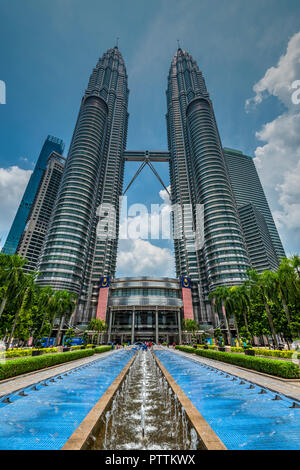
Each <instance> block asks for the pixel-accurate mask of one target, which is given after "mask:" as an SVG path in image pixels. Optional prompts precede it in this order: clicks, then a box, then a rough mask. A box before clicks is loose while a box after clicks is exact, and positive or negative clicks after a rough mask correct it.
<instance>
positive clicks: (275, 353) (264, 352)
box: [230, 348, 300, 359]
mask: <svg viewBox="0 0 300 470" xmlns="http://www.w3.org/2000/svg"><path fill="white" fill-rule="evenodd" d="M230 350H231V352H234V353H243V352H244V349H243V348H230ZM251 350H252V351H254V352H255V355H256V356H270V357H275V358H276V357H283V358H285V359H291V358H292V357H296V358H298V359H300V354H299V353H297V352H296V351H279V350H275V349H259V348H251ZM295 354H296V356H295Z"/></svg>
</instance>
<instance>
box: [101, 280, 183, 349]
mask: <svg viewBox="0 0 300 470" xmlns="http://www.w3.org/2000/svg"><path fill="white" fill-rule="evenodd" d="M182 319H183V300H182V292H181V285H180V282H179V281H178V280H177V279H171V278H166V277H163V278H152V277H136V278H133V277H132V278H128V277H125V278H119V279H115V280H113V281H111V282H110V287H109V294H108V301H107V309H106V322H107V324H108V341H113V342H118V343H124V342H130V343H131V344H133V343H134V342H136V341H151V342H155V343H159V342H161V343H163V342H166V343H173V342H176V343H179V342H181V322H182Z"/></svg>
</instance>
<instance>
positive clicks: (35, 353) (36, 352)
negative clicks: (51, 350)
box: [31, 351, 43, 356]
mask: <svg viewBox="0 0 300 470" xmlns="http://www.w3.org/2000/svg"><path fill="white" fill-rule="evenodd" d="M42 354H43V351H31V355H32V356H41V355H42Z"/></svg>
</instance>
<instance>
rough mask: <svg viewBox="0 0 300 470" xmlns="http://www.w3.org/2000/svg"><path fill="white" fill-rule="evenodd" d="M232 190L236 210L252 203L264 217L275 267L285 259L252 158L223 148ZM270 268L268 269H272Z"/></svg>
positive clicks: (237, 151)
mask: <svg viewBox="0 0 300 470" xmlns="http://www.w3.org/2000/svg"><path fill="white" fill-rule="evenodd" d="M224 154H225V159H226V164H227V167H228V171H229V175H230V180H231V184H232V188H233V191H234V195H235V199H236V202H237V206H238V208H240V207H241V206H244V205H246V204H249V203H252V204H253V206H254V207H256V209H257V210H258V211H259V212H260V213H261V214H262V216H263V217H264V219H265V221H266V224H267V227H268V230H269V234H270V237H271V240H272V244H273V248H274V250H275V252H276V255H277V266H278V265H279V262H280V259H281V258H284V257H285V251H284V248H283V246H282V243H281V240H280V237H279V234H278V230H277V228H276V225H275V222H274V219H273V216H272V213H271V211H270V207H269V204H268V201H267V199H266V196H265V192H264V190H263V187H262V185H261V182H260V179H259V176H258V173H257V170H256V167H255V164H254V161H253V158H251V157H249V156H247V155H244V154H243V152H241V151H239V150H234V149H230V148H224ZM272 267H273V266H272ZM272 267H271V266H270V267H269V268H268V269H272Z"/></svg>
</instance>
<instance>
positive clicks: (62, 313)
mask: <svg viewBox="0 0 300 470" xmlns="http://www.w3.org/2000/svg"><path fill="white" fill-rule="evenodd" d="M56 294H57V298H58V303H57V307H58V311H57V316H58V317H59V318H60V320H61V321H60V323H59V327H58V330H57V334H56V344H57V346H59V343H60V333H61V330H62V328H63V325H64V322H65V319H66V318H70V317H71V315H72V313H73V311H74V309H75V306H76V300H77V295H76V294H74V293H73V292H68V291H66V290H62V291H57V292H56Z"/></svg>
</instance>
